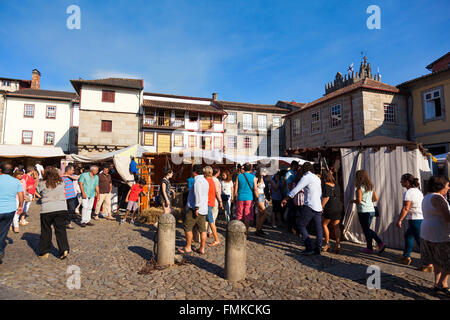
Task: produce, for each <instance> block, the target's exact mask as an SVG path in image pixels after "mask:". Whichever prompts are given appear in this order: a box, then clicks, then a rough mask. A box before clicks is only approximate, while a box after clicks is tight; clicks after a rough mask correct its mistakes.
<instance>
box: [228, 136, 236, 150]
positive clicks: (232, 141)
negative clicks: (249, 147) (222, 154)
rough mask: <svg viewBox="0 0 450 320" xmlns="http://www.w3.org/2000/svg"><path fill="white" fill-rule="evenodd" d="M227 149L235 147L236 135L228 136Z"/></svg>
mask: <svg viewBox="0 0 450 320" xmlns="http://www.w3.org/2000/svg"><path fill="white" fill-rule="evenodd" d="M228 149H237V136H228Z"/></svg>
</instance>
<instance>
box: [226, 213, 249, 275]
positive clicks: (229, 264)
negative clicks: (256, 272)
mask: <svg viewBox="0 0 450 320" xmlns="http://www.w3.org/2000/svg"><path fill="white" fill-rule="evenodd" d="M245 231H246V228H245V225H244V223H243V222H242V221H239V220H232V221H230V222H229V223H228V227H227V240H226V244H225V279H227V280H229V281H240V280H244V279H245V276H246V273H247V247H246V246H247V236H246V235H245Z"/></svg>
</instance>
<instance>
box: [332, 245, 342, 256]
mask: <svg viewBox="0 0 450 320" xmlns="http://www.w3.org/2000/svg"><path fill="white" fill-rule="evenodd" d="M341 252H342V248H341V246H336V247H334V253H336V254H340V253H341Z"/></svg>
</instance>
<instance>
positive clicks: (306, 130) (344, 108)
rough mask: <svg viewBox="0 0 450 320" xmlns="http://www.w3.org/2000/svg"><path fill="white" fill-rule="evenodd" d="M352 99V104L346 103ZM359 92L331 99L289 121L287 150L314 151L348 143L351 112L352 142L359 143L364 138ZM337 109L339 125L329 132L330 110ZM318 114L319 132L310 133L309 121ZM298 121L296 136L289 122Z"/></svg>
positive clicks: (350, 135) (297, 114)
mask: <svg viewBox="0 0 450 320" xmlns="http://www.w3.org/2000/svg"><path fill="white" fill-rule="evenodd" d="M350 99H352V101H350ZM362 101H363V100H362V95H361V92H357V93H353V94H348V95H344V96H341V97H337V98H335V99H332V100H329V101H326V102H324V103H322V104H318V105H316V106H313V107H311V108H308V109H305V110H304V111H302V112H299V113H296V114H294V115H293V116H292V117H289V121H288V123H287V125H286V140H287V144H286V145H287V147H288V148H289V147H291V138H292V148H299V147H301V148H304V147H317V146H324V145H333V144H338V143H343V142H346V141H351V140H352V113H351V110H352V108H353V138H354V140H358V139H362V137H363V136H364V125H363V123H364V121H363V113H362V112H361V109H362ZM336 105H340V106H341V114H342V118H341V125H340V126H337V127H334V128H332V127H331V116H330V109H331V107H333V106H336ZM317 111H319V112H320V132H318V133H311V117H312V114H313V113H315V112H317ZM296 119H300V133H299V134H295V133H294V131H293V122H294V121H295V120H296Z"/></svg>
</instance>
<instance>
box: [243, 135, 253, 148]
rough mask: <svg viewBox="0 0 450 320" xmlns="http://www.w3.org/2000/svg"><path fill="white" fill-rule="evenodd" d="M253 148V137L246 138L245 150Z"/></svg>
mask: <svg viewBox="0 0 450 320" xmlns="http://www.w3.org/2000/svg"><path fill="white" fill-rule="evenodd" d="M251 147H252V137H244V149H250V148H251Z"/></svg>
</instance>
